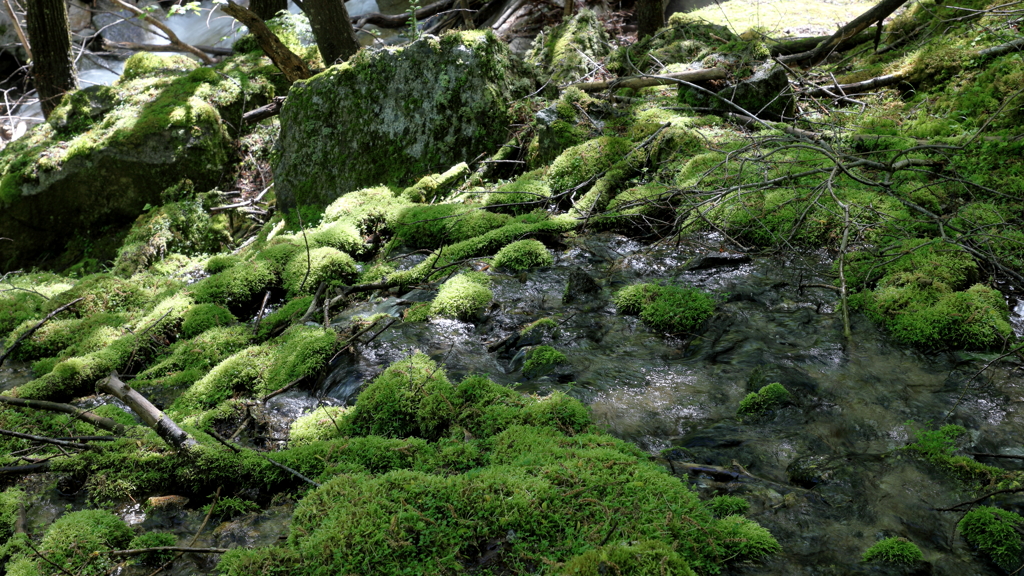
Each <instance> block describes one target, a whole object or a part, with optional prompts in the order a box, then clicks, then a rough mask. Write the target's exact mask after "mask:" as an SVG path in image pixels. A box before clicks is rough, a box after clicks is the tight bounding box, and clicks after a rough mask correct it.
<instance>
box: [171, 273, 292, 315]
mask: <svg viewBox="0 0 1024 576" xmlns="http://www.w3.org/2000/svg"><path fill="white" fill-rule="evenodd" d="M277 284H278V280H277V276H276V275H275V274H274V270H273V268H272V266H271V265H270V263H268V262H266V261H263V260H256V261H253V262H239V263H238V264H235V265H234V266H232V267H230V268H228V269H227V270H224V271H223V272H219V273H217V274H214V275H213V276H210V277H208V278H206V279H204V280H201V281H199V282H197V283H195V284H193V285H192V286H190V287H189V291H190V292H191V293H192V297H193V298H194V299H195V301H196V302H197V303H200V304H220V305H222V306H225V307H227V308H228V309H229V310H231V312H232V313H233V314H236V315H239V316H248V315H249V312H250V309H251V308H253V307H254V306H255V305H256V304H257V303H258V302H259V301H261V300H262V299H263V294H264V292H266V291H267V290H268V289H270V288H272V287H274V286H276V285H277Z"/></svg>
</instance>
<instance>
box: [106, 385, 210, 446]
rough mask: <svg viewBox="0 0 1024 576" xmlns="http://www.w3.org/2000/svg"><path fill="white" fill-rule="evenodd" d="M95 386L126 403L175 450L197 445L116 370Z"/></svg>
mask: <svg viewBox="0 0 1024 576" xmlns="http://www.w3.org/2000/svg"><path fill="white" fill-rule="evenodd" d="M96 388H97V390H99V391H101V392H106V393H108V394H111V395H113V396H114V397H115V398H117V399H118V400H120V401H122V402H124V403H125V404H127V405H128V407H129V408H131V409H132V411H133V412H135V413H136V414H138V415H139V418H141V419H142V422H143V424H145V425H146V426H149V427H150V428H152V429H153V430H155V431H156V433H157V434H158V435H159V436H160V438H162V439H163V441H164V442H167V444H168V445H170V446H171V447H172V448H174V449H175V450H186V451H187V450H190V449H192V448H193V447H195V446H197V445H198V443H197V442H196V441H195V439H194V438H192V436H191V435H189V434H188V433H187V432H185V431H184V430H182V429H181V428H180V427H179V426H178V425H177V424H175V423H174V421H173V420H171V419H170V418H169V417H168V416H167V415H166V414H164V413H163V412H161V411H160V410H159V409H158V408H157V407H156V406H153V404H152V403H151V402H150V401H149V400H147V399H146V397H145V396H143V395H142V394H139V393H138V392H137V391H136V390H133V389H132V388H131V386H128V385H127V384H125V383H124V382H122V381H121V379H120V378H118V376H117V372H116V371H114V372H111V373H110V376H109V377H108V378H107V379H105V380H101V381H100V382H99V384H97V385H96Z"/></svg>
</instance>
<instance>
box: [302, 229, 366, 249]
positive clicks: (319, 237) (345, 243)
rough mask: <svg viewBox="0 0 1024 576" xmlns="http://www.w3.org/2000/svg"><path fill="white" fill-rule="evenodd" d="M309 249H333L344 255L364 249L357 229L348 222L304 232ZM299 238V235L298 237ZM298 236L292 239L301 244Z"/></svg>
mask: <svg viewBox="0 0 1024 576" xmlns="http://www.w3.org/2000/svg"><path fill="white" fill-rule="evenodd" d="M306 235H307V237H308V240H309V247H310V248H322V247H325V246H326V247H328V248H335V249H337V250H340V251H342V252H345V253H346V254H359V253H361V252H362V251H363V249H364V247H365V246H364V244H363V239H362V237H361V236H360V235H359V229H358V228H356V227H355V226H354V225H352V224H351V223H349V222H334V223H331V224H324V223H321V224H320V226H318V227H317V228H314V229H313V230H308V231H306ZM300 236H301V235H300ZM300 236H295V237H293V238H292V239H293V241H295V242H296V243H298V242H301V241H302V239H301V237H300Z"/></svg>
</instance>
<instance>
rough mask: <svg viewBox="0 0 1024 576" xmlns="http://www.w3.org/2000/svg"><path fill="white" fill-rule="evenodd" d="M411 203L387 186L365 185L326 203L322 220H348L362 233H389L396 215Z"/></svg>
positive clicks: (396, 219)
mask: <svg viewBox="0 0 1024 576" xmlns="http://www.w3.org/2000/svg"><path fill="white" fill-rule="evenodd" d="M410 204H411V203H410V202H409V201H408V200H406V199H405V198H403V197H402V196H396V195H395V193H394V192H393V191H392V190H391V189H390V188H388V187H387V186H377V187H374V188H364V189H362V190H356V191H355V192H349V193H348V194H345V195H344V196H342V197H341V198H338V199H337V200H335V201H334V202H332V203H331V204H330V205H329V206H327V208H326V209H325V210H324V219H323V221H324V222H326V223H329V222H348V223H350V224H352V225H354V226H355V227H356V228H358V229H359V230H360V231H362V232H363V233H365V234H372V233H386V234H390V233H391V232H393V231H394V229H395V226H396V224H397V223H398V218H399V215H400V214H401V212H402V211H403V210H404V209H405V208H407V207H408V206H409V205H410Z"/></svg>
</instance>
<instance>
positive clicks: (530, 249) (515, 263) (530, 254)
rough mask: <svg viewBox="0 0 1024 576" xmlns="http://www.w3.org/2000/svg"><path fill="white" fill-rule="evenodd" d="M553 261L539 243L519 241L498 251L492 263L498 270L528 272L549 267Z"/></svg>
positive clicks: (536, 241) (547, 251) (548, 252)
mask: <svg viewBox="0 0 1024 576" xmlns="http://www.w3.org/2000/svg"><path fill="white" fill-rule="evenodd" d="M554 261H555V259H554V257H553V256H552V255H551V252H550V251H549V250H548V249H547V247H546V246H544V244H543V243H541V242H540V241H538V240H520V241H518V242H513V243H511V244H509V245H508V246H505V247H504V248H502V249H501V250H498V253H497V254H495V255H494V260H493V261H492V262H493V264H494V265H495V266H497V267H498V268H507V269H508V270H528V269H530V268H536V267H540V266H550V265H551V264H553V263H554Z"/></svg>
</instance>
